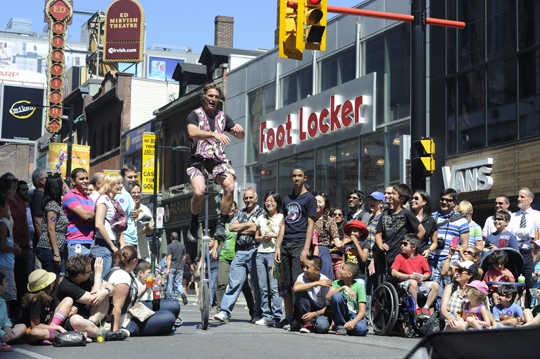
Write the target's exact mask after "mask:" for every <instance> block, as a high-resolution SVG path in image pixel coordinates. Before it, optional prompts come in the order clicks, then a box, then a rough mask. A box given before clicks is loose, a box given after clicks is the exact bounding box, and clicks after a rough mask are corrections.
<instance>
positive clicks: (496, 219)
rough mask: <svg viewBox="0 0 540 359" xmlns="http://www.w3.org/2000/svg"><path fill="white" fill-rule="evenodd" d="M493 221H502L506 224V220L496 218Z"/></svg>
mask: <svg viewBox="0 0 540 359" xmlns="http://www.w3.org/2000/svg"><path fill="white" fill-rule="evenodd" d="M494 221H503V222H506V219H504V218H500V217H497V218H495V219H494Z"/></svg>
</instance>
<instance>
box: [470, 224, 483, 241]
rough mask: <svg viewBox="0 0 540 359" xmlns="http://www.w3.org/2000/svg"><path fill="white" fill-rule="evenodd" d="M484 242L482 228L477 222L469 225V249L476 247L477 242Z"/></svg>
mask: <svg viewBox="0 0 540 359" xmlns="http://www.w3.org/2000/svg"><path fill="white" fill-rule="evenodd" d="M481 240H482V227H480V225H479V224H478V223H476V222H475V221H471V223H469V247H475V246H476V242H477V241H481Z"/></svg>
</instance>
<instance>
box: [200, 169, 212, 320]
mask: <svg viewBox="0 0 540 359" xmlns="http://www.w3.org/2000/svg"><path fill="white" fill-rule="evenodd" d="M208 178H209V174H208V173H207V174H206V188H205V190H204V201H205V202H204V214H205V216H204V235H203V237H202V246H203V247H202V256H201V281H200V289H199V298H198V299H199V309H200V311H201V328H202V330H207V329H208V319H209V316H210V279H209V277H210V276H209V273H208V272H209V271H210V251H209V249H208V244H209V243H210V236H209V232H210V229H209V228H208Z"/></svg>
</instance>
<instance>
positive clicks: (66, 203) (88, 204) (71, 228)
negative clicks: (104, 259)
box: [62, 188, 96, 244]
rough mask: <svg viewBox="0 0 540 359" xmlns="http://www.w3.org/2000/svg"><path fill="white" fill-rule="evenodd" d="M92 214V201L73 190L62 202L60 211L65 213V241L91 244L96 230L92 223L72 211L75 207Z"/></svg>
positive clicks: (75, 189)
mask: <svg viewBox="0 0 540 359" xmlns="http://www.w3.org/2000/svg"><path fill="white" fill-rule="evenodd" d="M79 206H80V207H82V209H83V210H85V211H88V212H94V201H93V200H92V198H90V197H89V196H88V195H86V193H81V192H79V191H78V190H77V188H73V189H72V190H71V191H69V193H67V194H66V195H65V196H64V198H63V200H62V209H63V210H64V212H65V213H66V216H67V218H68V220H69V224H68V227H67V232H66V241H69V243H72V244H77V243H80V244H91V243H92V240H93V239H94V231H95V229H96V227H95V222H94V221H87V220H84V219H82V218H81V217H79V216H78V215H77V214H76V213H75V212H74V211H73V210H74V209H75V208H76V207H79Z"/></svg>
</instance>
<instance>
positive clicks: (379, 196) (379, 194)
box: [367, 191, 385, 203]
mask: <svg viewBox="0 0 540 359" xmlns="http://www.w3.org/2000/svg"><path fill="white" fill-rule="evenodd" d="M367 197H373V199H376V200H377V201H383V203H384V202H385V197H384V194H383V193H382V192H379V191H375V192H373V193H371V194H370V195H368V196H367Z"/></svg>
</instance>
